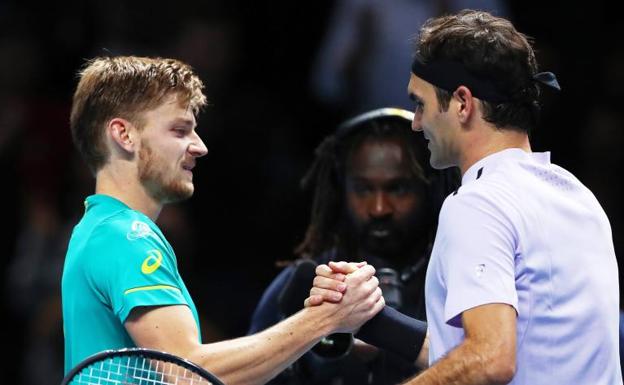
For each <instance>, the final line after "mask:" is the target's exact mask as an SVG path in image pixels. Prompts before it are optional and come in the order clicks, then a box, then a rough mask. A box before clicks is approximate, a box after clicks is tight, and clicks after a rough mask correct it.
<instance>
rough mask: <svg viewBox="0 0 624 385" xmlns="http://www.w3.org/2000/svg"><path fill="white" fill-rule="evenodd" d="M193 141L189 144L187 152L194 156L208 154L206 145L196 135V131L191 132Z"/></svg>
mask: <svg viewBox="0 0 624 385" xmlns="http://www.w3.org/2000/svg"><path fill="white" fill-rule="evenodd" d="M193 134H194V137H193V141H192V142H191V144H190V145H189V152H190V153H191V155H193V156H194V157H195V158H200V157H202V156H204V155H206V154H208V147H206V145H205V144H204V141H203V140H202V139H201V138H200V137H199V135H197V133H196V132H194V133H193Z"/></svg>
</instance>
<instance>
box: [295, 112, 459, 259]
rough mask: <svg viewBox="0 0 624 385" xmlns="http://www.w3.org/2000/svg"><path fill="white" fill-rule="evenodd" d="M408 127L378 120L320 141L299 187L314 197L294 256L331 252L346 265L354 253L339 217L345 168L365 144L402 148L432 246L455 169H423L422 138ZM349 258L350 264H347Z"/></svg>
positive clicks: (398, 119) (397, 119) (396, 119)
mask: <svg viewBox="0 0 624 385" xmlns="http://www.w3.org/2000/svg"><path fill="white" fill-rule="evenodd" d="M410 125H411V121H410V120H407V119H406V118H405V117H402V116H394V115H388V116H381V117H376V118H373V119H368V120H364V121H361V122H358V123H357V124H355V125H351V126H346V127H345V126H343V127H342V129H339V130H338V131H337V132H336V133H335V134H333V135H330V136H328V137H326V138H325V139H324V140H323V142H322V143H321V144H320V145H319V146H318V147H317V149H316V159H315V160H314V162H313V164H312V165H311V167H310V169H309V170H308V172H307V173H306V175H305V176H304V178H303V179H302V181H301V185H302V187H303V188H304V189H311V188H313V189H314V191H313V193H314V196H313V202H312V210H311V215H310V223H309V225H308V228H307V231H306V234H305V238H304V240H303V242H301V244H299V245H298V246H297V247H296V249H295V253H296V254H297V255H298V256H300V257H304V258H311V257H316V256H319V255H321V254H322V253H324V252H326V251H329V250H332V249H336V253H337V254H336V256H337V257H339V258H342V259H345V260H350V259H351V258H352V257H353V256H355V253H356V245H355V241H354V240H353V239H351V237H350V236H349V234H350V233H349V231H348V229H347V226H348V224H347V223H346V221H345V218H344V215H343V213H344V211H345V177H346V175H345V174H346V164H347V161H348V159H349V157H350V156H351V154H353V153H354V152H355V150H357V149H358V148H359V146H360V145H361V144H362V143H363V142H364V141H366V140H370V139H373V140H379V141H387V140H396V141H397V142H398V143H400V145H401V146H402V147H403V151H404V153H405V154H406V156H407V159H408V162H409V170H410V174H411V176H412V177H413V178H414V179H415V180H418V181H420V182H422V183H423V184H424V185H425V187H426V190H427V197H426V201H425V202H424V204H425V205H427V207H428V214H427V219H426V220H427V225H428V226H427V229H428V230H429V231H428V234H426V236H427V237H428V238H429V241H430V242H433V237H434V236H435V230H436V226H437V217H438V213H439V210H440V207H441V206H442V202H443V201H444V199H445V198H446V196H447V195H448V194H449V193H451V192H452V191H453V190H455V189H456V188H457V187H458V185H459V172H458V170H457V169H447V170H434V169H433V168H432V167H431V166H430V165H429V160H428V158H429V153H428V151H427V146H426V142H425V140H424V138H423V136H422V135H417V134H415V133H414V132H412V131H411V128H410ZM350 257H351V258H350Z"/></svg>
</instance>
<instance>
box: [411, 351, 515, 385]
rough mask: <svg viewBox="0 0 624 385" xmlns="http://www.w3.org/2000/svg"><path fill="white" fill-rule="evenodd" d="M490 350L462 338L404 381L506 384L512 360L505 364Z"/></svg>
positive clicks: (423, 384)
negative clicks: (455, 345) (434, 361)
mask: <svg viewBox="0 0 624 385" xmlns="http://www.w3.org/2000/svg"><path fill="white" fill-rule="evenodd" d="M493 351H495V350H491V349H488V348H487V347H486V346H483V345H482V344H479V343H472V342H470V341H464V342H463V343H462V344H461V345H459V346H458V347H457V348H455V349H453V350H452V351H451V352H449V354H448V355H447V356H445V357H444V358H442V359H440V360H439V361H437V362H436V363H435V364H433V365H432V366H431V367H429V369H427V370H425V371H424V372H422V373H421V374H420V375H418V376H417V377H415V378H413V379H412V380H410V381H408V382H406V383H405V384H404V385H448V384H453V385H498V384H507V383H508V382H509V381H511V379H512V378H513V370H514V369H513V364H512V365H511V366H507V367H506V366H505V363H504V360H501V357H497V356H496V353H491V352H493ZM488 352H489V353H488ZM501 361H502V362H501Z"/></svg>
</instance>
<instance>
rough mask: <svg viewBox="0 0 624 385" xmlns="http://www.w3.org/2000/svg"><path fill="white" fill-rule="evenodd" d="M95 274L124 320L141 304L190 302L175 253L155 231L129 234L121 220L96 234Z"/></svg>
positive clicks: (118, 314) (119, 316)
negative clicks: (135, 236) (182, 286)
mask: <svg viewBox="0 0 624 385" xmlns="http://www.w3.org/2000/svg"><path fill="white" fill-rule="evenodd" d="M93 242H94V245H98V244H99V245H100V247H97V249H96V250H95V253H94V254H95V257H96V258H94V259H95V260H96V261H97V263H92V264H91V266H92V269H91V270H92V275H93V276H94V277H95V278H96V283H97V286H98V289H99V291H100V292H101V293H102V295H103V296H104V297H105V298H107V302H108V303H109V304H110V306H111V308H112V311H113V312H114V314H115V315H116V316H117V317H118V318H119V320H120V321H121V322H122V323H123V322H125V320H126V318H127V317H128V315H129V314H130V311H131V310H132V309H133V308H135V307H137V306H165V305H187V306H189V304H188V301H187V300H186V298H185V297H184V295H183V293H182V290H181V289H182V288H181V278H180V275H179V273H178V269H177V264H176V261H175V256H174V255H173V253H172V252H171V251H170V248H169V247H168V246H167V244H165V243H164V242H163V240H162V239H160V238H159V237H158V235H156V234H155V233H151V234H150V235H147V236H144V237H140V238H128V237H126V231H125V229H123V228H121V229H120V228H119V224H117V223H116V224H113V225H110V224H109V225H106V226H102V228H101V229H99V231H96V232H94V234H93Z"/></svg>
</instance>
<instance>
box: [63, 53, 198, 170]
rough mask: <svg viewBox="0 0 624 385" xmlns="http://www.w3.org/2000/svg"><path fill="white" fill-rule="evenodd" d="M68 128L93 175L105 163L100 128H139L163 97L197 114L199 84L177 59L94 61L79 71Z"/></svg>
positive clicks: (108, 59)
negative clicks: (124, 123) (111, 124)
mask: <svg viewBox="0 0 624 385" xmlns="http://www.w3.org/2000/svg"><path fill="white" fill-rule="evenodd" d="M78 75H79V79H80V80H79V82H78V86H77V87H76V92H75V93H74V97H73V102H72V110H71V116H70V127H71V132H72V138H73V140H74V144H75V145H76V147H77V148H78V151H79V152H80V153H81V154H82V156H83V157H84V158H85V161H86V162H87V165H88V166H89V168H90V169H91V171H92V172H93V173H96V172H97V171H98V170H99V169H100V168H102V166H103V165H104V164H106V162H107V161H108V157H109V151H108V149H107V147H106V144H105V141H104V138H105V136H104V127H105V125H106V124H107V122H108V121H109V120H110V119H113V118H115V117H122V118H124V119H128V120H129V121H132V122H133V123H135V124H137V125H138V126H140V120H139V119H140V114H141V113H142V112H144V111H148V110H150V109H152V108H155V107H157V106H158V105H159V104H160V103H162V101H163V100H164V99H165V98H166V97H167V96H169V95H176V96H177V98H178V101H179V102H180V103H181V104H182V105H185V106H187V107H188V108H191V109H192V111H193V113H194V114H197V113H198V112H199V111H200V110H201V108H202V107H204V106H205V105H206V96H205V95H204V94H203V92H202V89H203V88H204V85H203V83H202V81H201V80H200V79H199V77H198V76H197V75H196V74H195V73H194V72H193V70H192V68H191V67H190V66H189V65H188V64H185V63H183V62H181V61H179V60H175V59H166V58H147V57H137V56H116V57H97V58H94V59H92V60H89V61H88V62H87V63H86V65H85V66H84V68H83V69H82V70H81V71H80V72H79V74H78Z"/></svg>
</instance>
